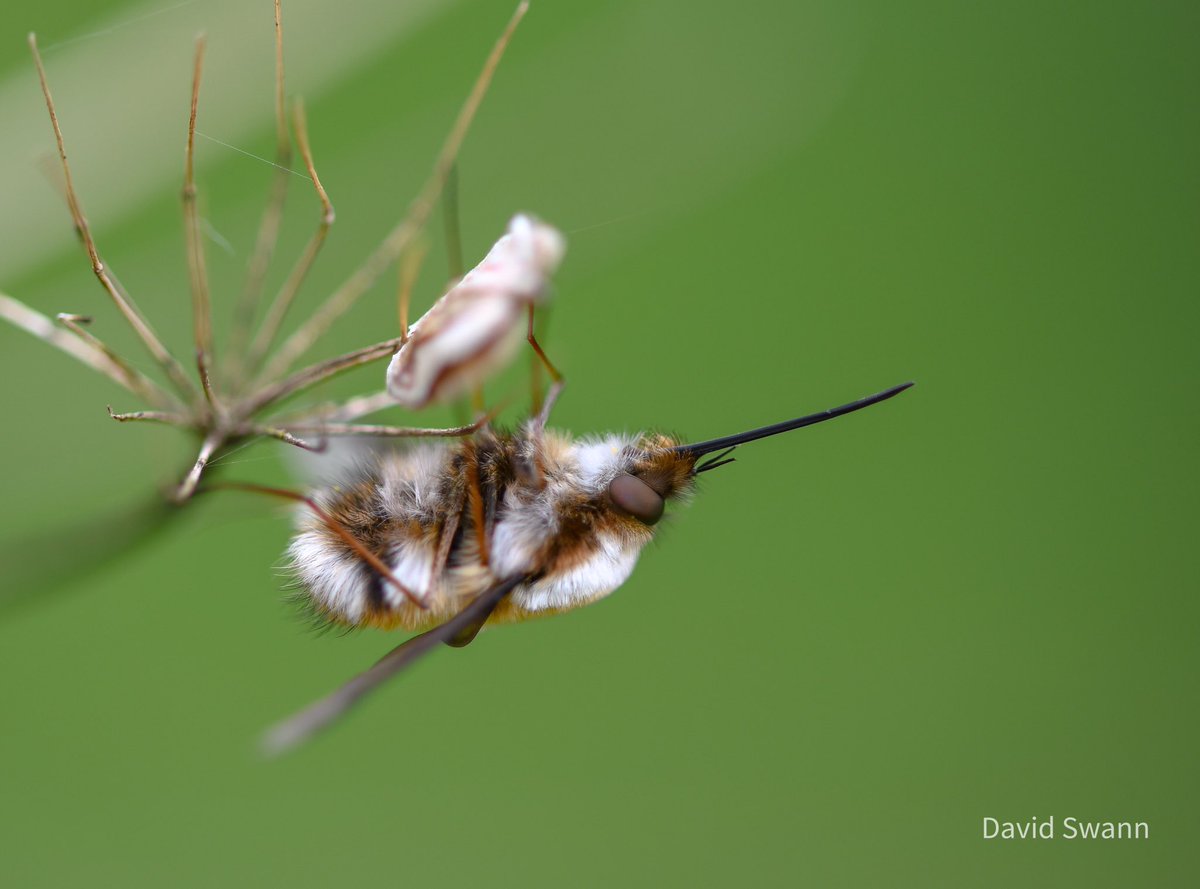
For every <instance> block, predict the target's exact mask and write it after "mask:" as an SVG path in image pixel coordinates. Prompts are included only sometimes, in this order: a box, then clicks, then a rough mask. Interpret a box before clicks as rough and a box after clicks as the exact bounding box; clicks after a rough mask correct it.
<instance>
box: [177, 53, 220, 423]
mask: <svg viewBox="0 0 1200 889" xmlns="http://www.w3.org/2000/svg"><path fill="white" fill-rule="evenodd" d="M204 42H205V41H204V35H203V34H202V35H200V36H199V37H197V38H196V59H195V62H194V64H193V67H192V104H191V112H190V113H189V114H188V128H187V146H186V148H185V150H184V160H183V228H184V238H185V240H186V249H187V263H188V276H189V279H190V282H191V287H192V330H193V334H194V337H195V343H196V367H197V369H198V370H199V372H200V382H201V385H202V386H203V388H204V395H205V398H206V399H207V400H208V402H209V404H210V405H211V404H213V403H214V399H213V394H212V390H211V387H210V385H209V383H208V379H207V378H208V363H209V356H210V355H212V307H211V304H210V298H209V292H208V266H207V264H206V262H205V259H204V239H203V236H202V235H201V232H200V220H199V216H198V212H197V208H196V177H195V158H196V109H197V106H198V105H199V101H200V78H201V75H202V74H203V72H204Z"/></svg>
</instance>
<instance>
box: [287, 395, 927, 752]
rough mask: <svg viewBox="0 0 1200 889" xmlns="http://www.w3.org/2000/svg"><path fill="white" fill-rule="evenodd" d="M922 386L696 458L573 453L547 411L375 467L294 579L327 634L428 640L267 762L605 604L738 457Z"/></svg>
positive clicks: (355, 683) (573, 443) (712, 445)
mask: <svg viewBox="0 0 1200 889" xmlns="http://www.w3.org/2000/svg"><path fill="white" fill-rule="evenodd" d="M911 385H912V383H904V384H902V385H899V386H894V387H892V388H890V389H887V390H885V391H883V392H880V393H878V394H875V395H871V396H869V397H867V398H863V399H861V400H859V401H854V402H851V403H849V404H845V405H842V406H840V407H836V408H832V409H830V410H825V411H820V412H818V413H815V414H809V415H807V416H803V417H798V418H796V419H793V420H787V421H784V422H782V423H776V424H775V425H772V426H764V427H761V428H758V429H752V430H749V431H747V432H741V433H738V434H735V435H729V436H725V437H722V438H715V439H712V440H710V441H702V442H698V443H694V444H684V443H680V442H677V441H675V440H674V439H672V438H670V437H668V436H665V435H655V434H650V435H637V436H621V435H605V436H599V437H593V438H581V439H572V438H571V437H570V436H568V435H565V434H562V433H559V432H555V431H552V430H549V429H547V428H546V418H547V416H548V414H549V409H550V408H551V406H552V405H553V397H550V398H548V400H547V402H546V404H545V405H544V406H543V408H542V410H541V412H540V413H539V414H538V415H537V416H535V417H533V418H532V419H530V420H528V421H527V422H526V423H525V424H524V425H523V426H521V427H520V429H519V430H518V431H516V432H514V433H511V434H505V433H500V432H496V431H493V430H491V429H490V428H488V427H484V428H482V429H480V430H479V431H478V432H476V433H475V434H474V435H473V436H472V437H471V438H470V439H467V440H465V441H461V442H458V443H456V444H453V445H449V446H440V447H439V446H437V445H434V444H423V445H419V446H417V447H415V448H413V449H411V450H408V451H403V452H392V453H382V454H375V455H373V457H372V459H370V460H368V461H364V462H363V463H362V464H361V465H360V466H359V467H358V468H357V469H356V470H354V471H352V472H351V473H350V474H349V475H348V476H347V477H346V478H345V480H344V481H343V482H342V483H340V484H337V485H334V486H331V487H327V488H324V489H322V490H320V491H318V492H317V493H316V494H315V495H314V496H313V498H312V499H313V501H314V502H315V503H316V504H317V505H318V507H319V509H317V510H315V511H313V512H309V513H304V514H302V518H301V528H300V531H299V533H298V534H297V535H296V537H295V538H294V539H293V541H292V544H291V546H290V548H289V551H288V552H289V556H290V559H291V563H292V567H293V569H294V571H295V573H296V576H297V578H298V580H299V582H300V584H301V586H302V588H303V591H304V592H303V595H304V596H306V597H307V599H308V601H309V603H310V604H311V606H312V608H313V610H314V611H315V612H316V613H317V614H318V615H320V616H321V617H323V618H324V619H326V620H328V621H331V622H333V623H337V624H343V625H346V626H352V627H358V626H373V627H380V628H385V629H391V628H404V629H407V630H421V629H424V630H426V631H425V632H424V633H422V634H421V635H418V636H415V637H413V638H411V639H409V640H408V641H406V642H404V643H402V644H401V645H400V646H398V647H397V648H396V649H394V650H393V651H392V652H391V653H389V654H388V655H387V656H385V657H384V658H383V659H382V660H381V661H379V662H378V663H377V664H375V666H374V667H372V668H371V669H370V670H368V671H366V672H365V673H362V674H360V675H359V676H357V677H356V678H354V679H353V680H351V681H350V682H349V683H347V684H346V685H344V686H343V687H342V688H340V689H338V690H337V691H335V692H334V693H333V694H331V695H329V696H328V697H326V698H324V699H322V700H320V701H318V702H317V703H315V704H313V705H312V706H310V707H309V708H307V709H305V710H303V711H301V712H300V713H298V714H297V715H295V716H293V717H292V718H291V719H289V720H287V721H285V722H283V723H281V724H279V725H278V726H276V727H275V728H274V729H272V731H271V732H270V733H269V734H268V735H267V738H266V748H267V749H268V750H269V751H271V752H280V751H282V750H285V749H287V748H289V747H292V746H294V745H295V744H297V743H300V742H301V741H303V740H305V739H307V738H308V737H309V736H311V735H312V734H313V733H315V732H316V731H318V730H319V729H321V728H322V727H324V726H326V725H328V724H329V723H330V722H332V721H333V720H335V719H336V718H338V717H339V716H340V715H341V714H342V713H344V712H345V711H346V710H347V709H348V708H349V707H351V706H352V705H353V704H354V703H355V702H356V701H357V700H358V699H359V698H361V697H362V696H363V695H364V694H365V693H367V692H368V691H370V690H371V689H373V688H375V687H376V686H378V685H379V684H380V683H382V682H383V681H384V680H386V679H387V678H388V677H390V676H392V675H394V674H395V673H396V672H397V671H399V670H400V669H401V668H403V667H404V666H406V665H407V664H409V663H411V662H412V661H413V660H414V659H416V658H417V657H419V656H420V655H422V654H424V653H426V652H427V651H429V650H430V649H431V648H433V647H434V646H436V645H437V644H438V643H445V644H447V645H451V646H455V647H459V646H463V645H466V644H468V643H469V642H471V640H472V639H474V638H475V635H476V634H477V633H478V632H479V630H480V628H481V627H483V625H484V624H492V623H508V622H514V621H521V620H525V619H527V618H530V617H536V616H540V615H547V614H555V613H558V612H563V611H569V610H571V609H573V608H578V607H580V606H582V605H587V604H588V603H590V602H594V601H596V600H597V599H600V598H602V597H604V596H606V595H607V594H609V593H611V592H612V591H613V590H615V589H616V588H617V587H618V586H620V585H621V584H622V583H624V582H625V580H626V579H627V578H628V577H629V575H630V573H631V572H632V571H633V567H634V564H635V563H636V561H637V557H638V554H639V553H640V552H641V550H642V547H644V546H645V545H646V544H647V543H649V542H650V540H651V539H653V537H654V528H655V525H656V524H657V522H658V521H659V519H661V518H662V516H663V513H664V510H665V508H666V504H667V503H668V502H671V501H677V500H682V499H686V498H687V497H688V496H689V495H690V494H691V493H692V491H693V488H694V485H695V479H696V476H697V475H699V474H700V473H702V472H708V471H710V470H713V469H717V468H718V467H721V466H725V465H726V464H728V463H731V462H733V459H734V458H733V457H731V456H729V454H730V453H731V452H732V451H733V450H734V449H735V448H737V447H739V446H740V445H743V444H747V443H749V442H752V441H757V440H758V439H760V438H767V437H768V436H772V435H778V434H780V433H783V432H789V431H791V430H793V429H800V428H802V427H804V426H811V425H813V424H815V423H822V422H824V421H826V420H831V419H833V418H834V417H840V416H843V415H844V414H848V413H852V412H854V411H857V410H861V409H862V408H865V407H869V406H871V405H873V404H878V403H879V402H881V401H885V400H887V399H889V398H892V397H893V396H895V395H898V394H900V393H901V392H903V391H904V390H905V389H907V388H909V387H910V386H911ZM552 395H553V393H552ZM347 535H349V537H351V538H352V539H353V543H354V544H355V545H353V546H351V545H349V543H350V541H348V540H347ZM362 551H366V552H368V553H370V554H371V556H372V558H371V560H370V563H368V562H367V561H364V559H363V558H361V553H362ZM381 566H386V568H385V570H384V571H383V572H381V571H380V570H377V568H379V567H381ZM429 627H432V629H426V628H429Z"/></svg>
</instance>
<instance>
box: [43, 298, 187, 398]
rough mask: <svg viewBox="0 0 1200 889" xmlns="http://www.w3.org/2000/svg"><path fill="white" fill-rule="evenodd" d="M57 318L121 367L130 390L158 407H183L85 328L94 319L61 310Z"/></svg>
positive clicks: (60, 322)
mask: <svg viewBox="0 0 1200 889" xmlns="http://www.w3.org/2000/svg"><path fill="white" fill-rule="evenodd" d="M56 320H57V321H58V323H59V324H61V325H63V326H64V327H66V328H67V329H68V330H70V331H71V333H73V334H75V336H77V337H79V339H81V340H83V341H84V342H85V343H87V344H89V345H91V346H94V347H95V348H97V349H99V350H100V351H101V352H103V353H104V355H105V356H106V357H107V358H108V360H109V361H110V362H112V364H113V365H115V366H116V367H117V368H118V369H119V371H120V373H121V376H122V378H123V385H124V386H125V388H127V389H128V390H129V391H130V392H133V393H134V394H135V395H138V396H140V397H141V398H143V399H144V400H145V401H147V402H149V403H150V404H153V405H155V406H156V407H161V408H169V409H179V408H181V407H182V405H181V404H180V403H179V401H178V400H177V399H175V398H174V397H173V396H172V395H170V394H169V393H167V392H166V391H165V390H163V389H162V388H161V387H160V386H159V385H158V384H157V383H155V382H154V381H153V380H151V379H150V378H149V377H147V376H146V375H145V374H143V373H142V372H141V371H139V370H138V369H137V368H135V367H133V366H132V365H131V364H130V363H129V362H128V361H126V360H125V359H124V358H122V357H121V356H120V355H118V354H117V353H116V352H115V351H114V350H113V349H111V348H109V346H108V345H107V344H106V343H104V342H103V341H102V340H101V339H100V338H99V337H97V336H94V335H93V334H92V333H91V332H90V331H88V330H87V329H85V328H84V325H85V324H90V323H91V321H92V319H91V318H90V317H88V316H86V315H71V314H68V313H66V312H60V313H59V314H58V315H57V316H56Z"/></svg>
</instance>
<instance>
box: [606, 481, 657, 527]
mask: <svg viewBox="0 0 1200 889" xmlns="http://www.w3.org/2000/svg"><path fill="white" fill-rule="evenodd" d="M608 496H610V497H611V498H612V502H613V504H614V505H615V506H616V507H617V509H619V510H621V512H623V513H626V514H627V515H631V516H633V517H634V518H635V519H637V520H638V521H639V522H641V523H642V524H643V525H653V524H654V523H655V522H657V521H658V520H659V519H661V518H662V514H663V508H664V506H665V505H666V502H665V501H664V500H663V498H662V497H661V496H659V494H658V492H657V491H655V490H654V489H653V488H652V487H650V486H649V485H648V484H646V483H645V482H644V481H642V480H641V479H640V478H638V477H637V476H636V475H630V474H629V473H627V472H623V473H621V474H620V475H618V476H617V477H616V478H614V479H613V480H612V482H610V483H609V486H608Z"/></svg>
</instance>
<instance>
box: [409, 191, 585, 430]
mask: <svg viewBox="0 0 1200 889" xmlns="http://www.w3.org/2000/svg"><path fill="white" fill-rule="evenodd" d="M565 252H566V240H565V239H564V238H563V236H562V234H561V233H560V232H559V231H558V230H557V229H555V228H553V227H551V226H549V225H546V224H545V223H543V222H539V221H538V220H537V219H534V218H533V217H531V216H528V215H525V214H521V215H518V216H515V217H513V219H512V221H511V222H510V223H509V224H508V232H507V233H506V234H505V235H504V237H502V238H501V239H500V240H499V241H497V242H496V244H495V246H493V247H492V249H491V250H490V251H488V254H487V256H485V257H484V258H483V261H482V262H480V263H479V265H477V266H475V268H473V269H471V270H470V271H469V272H467V274H466V275H465V276H464V277H463V278H462V280H461V281H459V282H458V283H456V284H454V286H452V287H451V288H450V289H449V290H448V291H447V292H446V293H445V295H443V296H442V298H441V299H439V300H438V301H437V302H436V303H434V304H433V307H432V308H430V309H429V311H428V312H426V313H425V314H424V315H423V316H421V318H420V319H419V320H418V321H416V322H415V323H414V324H413V325H412V328H411V329H410V330H409V331H408V335H407V337H405V342H404V345H402V346H401V347H400V350H399V351H398V352H397V353H396V354H395V355H393V356H392V361H391V364H389V365H388V370H387V391H388V394H389V395H390V396H391V397H392V398H394V399H395V400H396V401H397V402H398V403H399V404H401V405H403V406H404V407H406V408H410V409H418V408H422V407H425V406H426V405H428V404H430V403H433V402H445V401H448V400H450V399H453V398H457V397H458V396H460V395H462V394H464V393H466V392H468V391H469V390H471V389H473V388H474V387H477V386H479V385H480V384H481V383H482V382H483V381H484V380H486V379H487V378H488V377H490V376H491V375H492V374H493V373H495V372H496V371H497V370H499V369H500V368H501V367H503V366H504V365H505V364H506V363H507V362H508V361H509V360H510V359H511V358H512V356H513V354H514V353H515V351H516V349H517V346H518V345H519V344H520V341H521V339H522V334H523V333H527V334H528V336H530V337H532V335H533V327H532V324H533V309H534V307H535V306H537V305H539V304H541V303H542V302H544V301H545V299H546V298H547V296H548V294H549V282H550V276H551V275H552V274H554V271H555V269H557V268H558V265H559V263H560V262H561V261H562V258H563V254H564V253H565ZM526 318H528V320H529V326H528V329H527V331H526V330H523V325H522V322H523V321H525V319H526Z"/></svg>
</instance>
